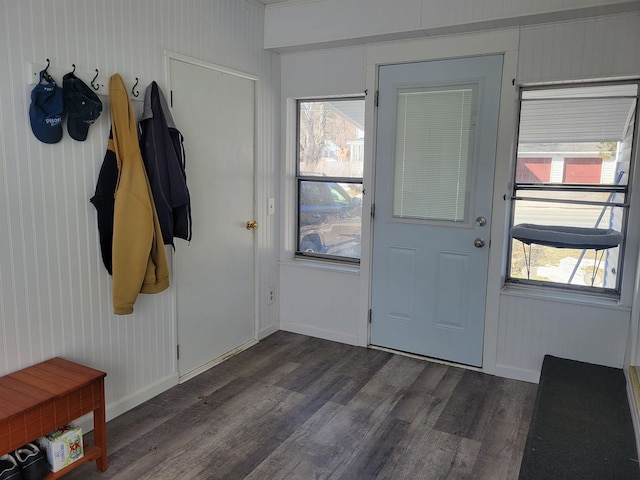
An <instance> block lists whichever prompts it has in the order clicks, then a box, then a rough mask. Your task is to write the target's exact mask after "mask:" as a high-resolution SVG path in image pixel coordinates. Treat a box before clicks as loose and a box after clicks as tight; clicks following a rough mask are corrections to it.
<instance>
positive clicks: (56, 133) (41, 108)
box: [29, 70, 64, 143]
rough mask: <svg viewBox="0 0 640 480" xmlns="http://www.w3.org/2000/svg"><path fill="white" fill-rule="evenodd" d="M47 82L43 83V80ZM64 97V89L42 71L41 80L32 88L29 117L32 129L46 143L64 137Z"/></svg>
mask: <svg viewBox="0 0 640 480" xmlns="http://www.w3.org/2000/svg"><path fill="white" fill-rule="evenodd" d="M43 79H44V81H45V82H47V83H42V81H43ZM63 111H64V99H63V97H62V89H61V88H60V87H58V86H57V85H56V82H55V80H53V78H51V76H50V75H49V74H48V73H46V72H45V71H44V70H42V71H41V72H40V82H39V83H38V85H36V86H35V87H34V88H33V90H31V105H30V106H29V119H30V121H31V130H32V131H33V134H34V135H35V136H36V138H37V139H38V140H40V141H41V142H44V143H57V142H59V141H60V139H62V113H63Z"/></svg>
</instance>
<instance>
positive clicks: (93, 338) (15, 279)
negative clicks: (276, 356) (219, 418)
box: [0, 0, 280, 418]
mask: <svg viewBox="0 0 640 480" xmlns="http://www.w3.org/2000/svg"><path fill="white" fill-rule="evenodd" d="M263 20H264V9H263V7H262V6H260V5H259V4H257V3H256V2H250V1H245V0H212V1H205V0H193V1H188V2H183V1H179V0H113V1H109V2H101V1H97V0H58V1H56V2H48V1H46V0H6V1H3V2H1V3H0V22H1V28H0V62H1V64H2V65H3V67H2V68H1V69H0V126H1V128H0V223H1V224H2V226H3V227H2V228H0V242H1V243H2V245H3V248H2V249H0V374H4V373H8V372H11V371H14V370H17V369H19V368H22V367H25V366H27V365H30V364H33V363H36V362H38V361H41V360H44V359H46V358H49V357H52V356H56V355H58V356H63V357H66V358H69V359H71V360H75V361H78V362H81V363H84V364H87V365H90V366H92V367H95V368H99V369H101V370H104V371H106V372H107V378H106V396H107V403H108V416H109V417H110V418H111V417H113V416H114V415H117V414H119V413H122V412H123V411H126V410H127V409H129V408H132V406H135V405H136V404H138V403H140V402H141V401H143V400H145V399H147V398H150V397H151V396H154V395H156V394H157V393H159V392H160V391H162V390H164V389H166V388H167V387H168V386H171V385H174V384H175V383H177V375H176V353H175V345H176V338H175V322H176V318H175V295H174V293H175V292H174V288H173V286H172V287H170V289H169V290H167V291H165V292H162V293H161V294H158V295H141V296H140V297H139V298H138V300H137V302H136V305H135V311H134V313H133V314H132V315H129V316H122V317H117V316H114V315H113V314H112V305H111V279H110V277H109V276H108V274H107V273H106V271H105V269H104V267H103V265H102V260H101V258H100V250H99V242H98V231H97V220H96V213H95V209H94V207H93V206H92V205H91V204H90V203H89V198H90V197H91V196H92V195H93V192H94V190H95V184H96V180H97V176H98V172H99V169H100V166H101V164H102V159H103V157H104V152H105V148H106V144H107V137H108V134H109V125H110V124H109V122H110V120H109V108H108V107H109V105H108V97H107V96H101V97H100V98H101V99H102V101H103V104H104V108H103V112H102V115H101V117H100V118H99V120H98V121H97V122H96V123H95V124H94V125H93V126H92V127H91V128H90V130H89V136H88V138H87V140H86V141H85V142H76V141H75V140H73V139H71V137H69V135H68V134H67V133H66V131H65V134H64V136H63V139H62V141H61V142H59V143H57V144H54V145H45V144H42V143H40V142H38V141H37V139H36V138H35V137H34V136H33V134H32V133H31V129H30V126H29V117H28V107H29V98H30V97H29V94H30V91H31V89H32V88H33V85H32V84H31V82H32V81H31V79H30V78H28V77H29V75H28V73H27V71H26V70H28V67H27V65H28V63H29V62H32V63H35V64H43V65H44V64H45V63H46V62H45V59H46V58H49V59H50V61H51V65H52V66H55V67H56V68H58V69H59V70H55V71H54V78H55V79H56V81H57V82H58V83H59V84H61V82H62V76H61V72H64V70H65V69H67V68H68V69H67V70H66V71H71V69H72V67H71V64H72V63H75V65H76V68H77V71H80V72H84V73H85V74H91V72H94V71H95V69H96V68H98V69H99V72H100V77H103V78H107V77H109V76H110V75H111V74H113V73H115V72H118V73H120V74H121V75H122V77H123V78H125V79H126V80H127V83H128V85H129V83H130V81H134V79H135V77H139V79H140V81H141V84H145V85H146V84H148V83H149V82H151V81H152V80H155V81H157V82H158V84H159V85H160V87H161V88H162V89H163V90H165V94H167V95H168V92H167V91H166V82H165V76H164V50H165V49H168V50H171V51H175V52H179V53H181V54H184V55H188V56H191V57H195V58H199V59H202V60H203V61H207V62H211V63H216V64H219V65H224V66H227V67H229V68H232V69H236V70H241V71H246V72H249V73H251V74H253V75H256V76H258V77H259V78H260V82H259V85H260V87H259V91H258V92H257V108H256V112H257V119H256V121H257V128H256V132H257V151H256V158H257V167H256V179H257V180H256V212H258V218H257V221H258V223H259V224H260V229H259V230H258V232H256V233H257V235H258V237H257V238H258V260H257V267H258V284H259V285H268V286H272V285H273V286H276V287H278V288H279V286H278V283H277V280H278V270H277V238H278V218H279V214H278V212H276V215H270V216H267V213H266V199H267V198H268V197H274V198H278V197H279V190H278V180H277V178H278V173H279V162H278V150H279V143H278V141H277V138H278V137H279V130H280V128H279V124H278V122H274V120H273V119H274V118H278V111H279V90H280V75H279V58H278V56H277V55H276V54H274V53H270V52H266V51H265V50H264V49H263V48H262V44H263V25H264V23H263ZM65 73H66V72H65ZM83 78H84V77H83ZM129 86H132V83H131V85H129ZM143 86H144V85H143ZM143 94H144V90H143V89H141V95H143ZM202 101H203V102H206V101H207V99H206V98H203V99H202ZM134 108H135V109H136V111H137V112H138V113H139V109H140V108H141V102H135V103H134ZM211 108H215V106H214V105H212V106H211ZM179 127H180V126H179V125H178V128H179ZM185 149H186V155H187V176H188V175H189V146H188V145H185ZM197 235H198V226H197V225H194V236H197ZM177 241H179V242H180V241H182V240H179V239H178V240H177ZM167 252H168V255H169V257H170V260H171V261H176V260H177V259H175V258H173V256H172V254H171V252H170V249H168V250H167ZM213 274H215V272H213ZM257 293H258V299H257V302H258V305H259V312H258V313H259V325H258V330H259V335H260V336H265V335H267V334H269V333H271V332H273V331H275V330H276V329H277V328H278V323H277V322H278V317H277V308H278V307H277V302H276V303H274V304H270V305H268V304H267V293H268V292H267V291H266V289H265V288H260V289H259V291H258V292H257Z"/></svg>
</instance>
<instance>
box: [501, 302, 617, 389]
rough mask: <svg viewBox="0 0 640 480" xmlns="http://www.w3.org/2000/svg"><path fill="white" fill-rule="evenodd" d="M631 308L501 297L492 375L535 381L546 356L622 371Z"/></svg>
mask: <svg viewBox="0 0 640 480" xmlns="http://www.w3.org/2000/svg"><path fill="white" fill-rule="evenodd" d="M629 312H630V308H620V307H615V306H613V305H609V306H606V305H595V304H594V303H592V302H578V301H566V300H561V299H559V298H539V297H538V298H534V297H532V296H527V295H524V294H519V295H518V294H509V293H504V294H503V295H502V296H501V298H500V315H499V329H498V348H497V357H496V373H498V374H500V375H503V376H507V377H511V378H519V379H521V380H527V381H536V382H537V381H538V378H539V375H540V367H541V365H542V359H543V357H544V355H545V354H550V355H555V356H558V357H563V358H570V359H572V360H580V361H583V362H590V363H596V364H599V365H606V366H609V367H616V368H622V367H623V365H624V354H625V348H626V343H627V335H628V332H629Z"/></svg>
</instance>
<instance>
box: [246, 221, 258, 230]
mask: <svg viewBox="0 0 640 480" xmlns="http://www.w3.org/2000/svg"><path fill="white" fill-rule="evenodd" d="M257 229H258V223H257V222H255V221H253V220H249V221H248V222H247V230H257Z"/></svg>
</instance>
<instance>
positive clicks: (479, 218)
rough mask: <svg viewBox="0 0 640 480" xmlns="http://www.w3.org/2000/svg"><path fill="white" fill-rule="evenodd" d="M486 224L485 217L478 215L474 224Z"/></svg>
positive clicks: (482, 225) (481, 225)
mask: <svg viewBox="0 0 640 480" xmlns="http://www.w3.org/2000/svg"><path fill="white" fill-rule="evenodd" d="M486 224H487V219H486V218H484V217H478V218H476V225H478V226H479V227H484V226H485V225H486Z"/></svg>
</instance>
